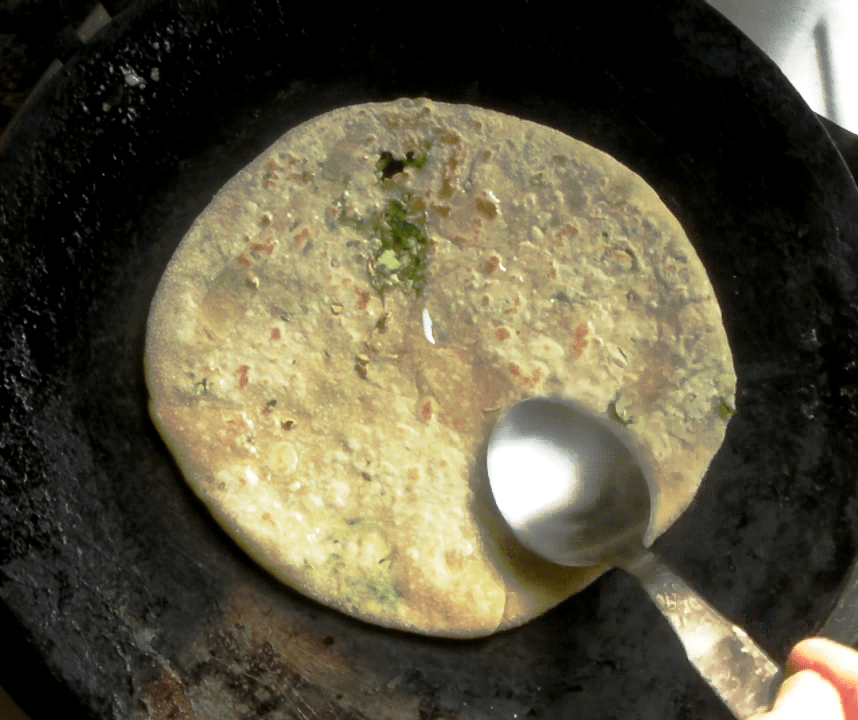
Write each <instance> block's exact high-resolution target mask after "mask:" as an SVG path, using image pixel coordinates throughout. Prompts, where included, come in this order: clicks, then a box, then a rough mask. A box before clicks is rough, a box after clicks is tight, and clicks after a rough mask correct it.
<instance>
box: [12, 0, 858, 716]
mask: <svg viewBox="0 0 858 720" xmlns="http://www.w3.org/2000/svg"><path fill="white" fill-rule="evenodd" d="M305 5H306V4H301V5H300V6H296V7H289V6H287V5H285V4H279V5H278V4H277V3H275V2H274V1H273V0H272V1H270V2H269V1H267V0H244V1H243V2H236V3H220V4H218V5H217V6H215V5H214V4H213V3H209V4H196V3H178V2H174V3H165V2H160V3H155V2H153V3H150V4H144V5H142V6H141V7H136V8H134V9H132V10H130V11H129V12H127V13H125V14H123V15H121V16H119V17H118V18H116V19H115V20H114V22H113V23H112V26H111V27H109V28H108V29H107V30H106V32H104V33H103V34H102V36H100V37H99V38H97V39H96V40H95V41H94V42H93V43H92V44H91V46H89V47H88V48H87V49H86V51H85V52H83V53H82V54H81V55H79V56H77V57H76V58H74V59H73V60H72V61H71V62H70V63H69V64H67V66H66V68H65V69H64V71H63V73H62V74H61V76H60V77H59V78H58V80H57V81H56V82H55V83H54V85H53V86H52V87H51V88H50V89H49V90H48V92H47V93H46V95H45V96H44V97H43V98H42V101H41V102H40V103H39V104H37V106H36V107H35V108H34V110H33V113H32V115H31V116H30V118H29V119H28V121H27V122H26V123H24V126H23V128H22V129H21V130H20V131H19V133H18V134H17V135H16V136H15V137H13V138H12V142H11V143H10V146H9V148H8V149H7V150H6V152H5V154H4V155H3V156H2V157H0V188H2V190H0V254H2V264H0V483H2V484H0V598H2V601H3V604H4V606H5V609H6V610H7V615H8V617H10V618H14V620H15V622H16V623H17V625H18V627H19V628H20V630H21V634H22V635H23V636H25V637H26V638H27V640H28V641H29V642H30V643H31V644H32V645H33V647H34V648H35V649H36V651H37V653H38V655H39V656H40V657H41V658H43V659H44V661H45V663H46V665H47V666H48V667H49V668H50V670H51V672H52V673H54V674H55V675H56V676H57V677H58V678H59V679H60V680H61V682H62V683H63V684H64V685H65V686H66V687H68V688H70V690H71V691H72V693H73V694H74V695H75V696H76V697H78V698H79V699H80V700H81V702H82V704H83V705H84V706H85V707H87V708H89V709H91V710H92V712H94V714H95V715H96V716H97V717H103V718H113V717H117V718H118V717H153V718H163V717H183V718H199V719H202V718H225V717H236V718H255V717H272V718H279V717H295V718H311V717H316V718H362V717H367V718H387V717H400V718H420V719H421V720H433V719H435V718H501V717H502V718H513V717H522V716H531V717H537V718H560V717H573V716H574V717H587V718H593V719H594V720H598V719H600V718H614V717H622V718H630V717H642V718H650V717H652V718H664V717H682V718H690V719H696V718H701V719H702V718H727V717H729V714H728V713H727V711H726V710H725V709H724V708H723V707H722V706H721V705H720V703H719V702H718V700H717V699H716V698H715V697H714V696H713V695H712V694H711V692H710V691H709V690H708V688H707V687H706V686H705V684H704V683H703V682H702V681H701V680H700V679H699V678H697V676H696V675H695V673H694V671H693V670H692V669H691V668H690V667H689V666H688V665H687V663H686V662H685V660H684V657H683V652H682V649H681V647H680V646H679V644H678V642H677V641H676V640H675V638H674V637H673V636H672V634H671V632H670V630H669V629H668V628H667V626H666V625H665V623H664V622H662V620H661V619H660V617H659V616H658V614H657V612H656V611H655V610H654V609H653V607H652V606H651V605H650V604H649V602H648V601H647V600H646V598H645V596H644V594H643V592H642V591H641V590H639V589H638V588H637V587H636V586H635V585H634V583H633V582H631V581H630V580H628V579H627V578H625V577H623V576H621V575H619V574H617V573H611V574H609V575H608V576H606V577H604V578H603V579H601V580H600V581H599V582H598V583H596V584H595V585H594V586H592V587H591V588H589V589H588V590H586V591H585V592H583V593H581V594H580V595H578V596H576V597H573V598H571V599H570V600H569V601H567V602H566V603H564V604H563V605H561V606H560V607H559V608H557V609H555V610H554V611H552V612H550V613H548V614H547V615H545V616H543V617H541V618H539V619H538V620H536V621H535V622H533V623H531V624H529V625H527V626H525V627H523V628H520V629H517V630H514V631H510V632H507V633H503V634H500V635H497V636H494V637H491V638H488V639H484V640H479V641H470V642H450V641H440V640H432V639H426V638H422V637H417V636H412V635H407V634H402V633H396V632H389V631H384V630H381V629H378V628H375V627H371V626H367V625H364V624H362V623H360V622H357V621H354V620H351V619H349V618H346V617H344V616H342V615H340V614H338V613H336V612H334V611H330V610H328V609H326V608H323V607H320V606H318V605H316V604H314V603H312V602H310V601H308V600H306V599H304V598H302V597H301V596H299V595H297V594H296V593H293V592H291V591H290V590H288V589H285V588H283V587H281V586H280V585H278V584H277V583H276V582H275V581H273V580H271V579H269V578H268V577H267V576H266V575H265V573H264V572H262V571H261V570H259V569H258V568H257V567H256V566H255V565H254V564H253V563H252V562H250V561H249V560H248V559H247V558H246V557H245V556H244V555H243V554H242V553H241V552H240V551H239V550H238V549H237V548H236V547H235V545H233V544H232V543H231V542H230V541H229V539H228V538H227V537H226V536H225V535H224V534H223V533H222V532H221V531H220V530H219V529H218V528H217V526H216V525H215V524H214V523H213V522H212V521H211V520H210V519H209V517H208V515H207V513H206V512H205V510H204V509H203V508H202V506H201V505H200V504H199V503H198V502H197V501H196V500H195V498H194V497H193V496H192V494H191V493H190V492H189V491H188V490H187V489H186V487H185V485H184V483H183V481H182V479H181V476H180V475H179V473H178V471H177V469H176V467H175V466H174V464H173V463H172V460H171V458H170V456H169V453H168V452H167V450H166V449H165V447H164V446H163V444H162V443H161V442H160V439H159V438H158V436H157V434H156V432H155V431H154V429H153V427H152V425H151V423H150V421H149V419H148V416H147V412H146V392H145V386H144V384H143V379H142V377H143V376H142V365H141V359H142V350H143V337H144V336H143V331H144V327H145V320H146V315H147V311H148V305H149V302H150V300H151V297H152V294H153V293H154V290H155V287H156V284H157V282H158V279H159V277H160V274H161V272H162V271H163V269H164V266H165V265H166V263H167V261H168V259H169V258H170V255H171V253H172V251H173V249H174V248H175V246H176V244H177V243H178V241H179V240H180V239H181V237H182V235H183V234H184V232H185V230H186V229H187V227H188V226H189V224H190V223H191V222H192V220H193V219H194V217H195V216H196V215H197V214H198V213H199V212H200V211H201V210H202V209H203V208H204V207H205V205H206V203H207V202H208V200H209V199H210V198H211V196H212V194H213V193H214V192H216V191H217V189H218V188H219V187H220V186H221V185H222V184H223V183H224V182H225V181H226V180H227V179H228V178H229V177H231V176H232V175H233V174H234V173H235V172H236V171H237V170H238V169H239V168H240V167H242V166H243V165H244V164H246V163H247V162H248V161H249V160H250V159H252V158H253V157H254V156H255V155H256V154H257V153H258V152H259V151H261V150H262V149H264V148H265V147H266V146H267V145H268V144H270V142H272V141H273V140H274V139H275V138H276V137H278V136H279V135H280V134H282V133H283V132H284V131H285V130H286V129H288V128H289V127H291V126H293V125H294V124H296V123H298V122H301V121H303V120H305V119H307V118H309V117H312V116H313V115H316V114H318V113H320V112H324V111H327V110H329V109H332V108H334V107H337V106H341V105H345V104H350V103H355V102H364V101H379V100H387V99H393V98H396V97H400V96H403V95H412V96H416V95H425V96H429V97H432V98H434V99H437V100H443V101H448V102H457V101H461V102H469V103H472V104H476V105H482V106H485V107H489V108H492V109H495V110H499V111H502V112H507V113H511V114H515V115H519V116H522V117H526V118H528V119H530V120H534V121H537V122H542V123H545V124H548V125H551V126H553V127H556V128H558V129H560V130H563V131H565V132H567V133H569V134H571V135H573V136H575V137H579V138H581V139H583V140H585V141H587V142H589V143H591V144H593V145H595V146H596V147H599V148H601V149H603V150H605V151H607V152H609V153H611V154H613V155H614V156H615V157H617V158H618V159H620V160H621V161H622V162H624V163H626V164H627V165H629V166H630V167H632V168H633V169H634V170H635V171H636V172H638V173H639V174H640V175H642V176H643V177H644V178H645V179H646V180H647V181H648V182H649V183H650V184H651V185H652V186H653V187H655V189H656V190H657V191H658V192H659V193H660V194H661V196H662V198H663V199H664V200H665V202H666V203H667V205H668V206H669V207H670V208H671V210H672V211H673V212H674V214H676V215H677V217H679V219H680V221H681V222H682V223H683V224H684V226H685V228H686V230H687V232H688V234H689V236H690V238H691V240H692V242H694V244H695V246H696V247H697V248H698V251H699V254H700V256H701V258H702V259H703V262H704V264H705V265H706V266H707V268H708V270H709V272H710V275H711V278H712V282H713V285H714V286H715V289H716V292H717V293H718V296H719V299H720V301H721V303H722V308H723V313H724V318H725V324H726V326H727V331H728V335H729V338H730V342H731V345H732V348H733V351H734V355H735V360H736V367H737V373H738V376H739V393H738V414H737V415H736V417H735V418H734V419H733V421H732V422H731V424H730V426H729V429H728V432H727V437H726V441H725V444H724V446H723V448H722V449H721V451H720V453H719V454H718V455H717V457H716V458H715V460H714V462H713V464H712V467H711V468H710V471H709V473H708V474H707V476H706V478H705V480H704V483H703V486H702V488H701V491H700V493H699V495H698V498H697V500H696V502H695V503H694V505H693V506H692V508H691V509H690V510H689V511H688V512H687V513H686V514H685V515H684V516H683V517H682V518H681V519H680V521H679V522H678V523H677V524H676V525H675V526H674V527H673V528H672V529H671V530H670V531H669V532H668V533H667V534H666V535H665V536H664V537H663V538H662V539H660V540H659V541H658V543H657V548H658V549H659V550H660V551H661V552H662V553H664V554H665V555H666V556H667V557H668V559H669V560H671V561H672V562H673V563H674V564H675V565H676V566H677V568H678V569H679V570H680V571H681V572H682V573H684V574H685V576H686V577H687V578H688V579H689V580H690V581H692V583H693V584H695V585H696V586H697V587H698V588H699V589H700V590H701V591H702V592H703V594H704V595H705V596H706V597H707V598H709V599H710V601H711V602H712V603H713V604H714V605H715V606H717V607H718V608H719V609H720V610H722V611H723V612H724V613H725V614H726V615H727V616H728V617H730V618H732V619H733V620H734V621H736V622H737V623H740V624H742V625H743V626H744V627H745V628H746V629H747V630H748V631H749V632H750V633H751V635H753V636H754V637H755V638H756V639H757V640H758V641H759V642H760V643H761V644H762V645H763V646H764V647H765V648H766V649H767V650H768V651H769V652H770V653H771V654H772V655H773V656H774V657H776V658H778V659H783V657H784V656H785V653H786V651H787V649H788V647H789V645H790V644H791V643H792V642H794V641H795V640H797V639H798V638H799V637H801V636H803V635H805V634H807V633H809V632H812V631H813V629H814V627H815V626H817V625H818V624H819V623H820V622H821V621H822V619H823V618H824V616H825V613H826V612H827V610H828V609H829V607H830V605H831V603H832V602H833V599H834V596H835V594H836V591H837V590H838V587H839V583H840V581H841V579H842V578H843V575H844V573H845V572H846V570H847V567H848V565H849V562H850V560H851V557H852V555H853V554H854V553H855V551H856V545H857V544H858V499H856V480H855V471H854V468H855V467H856V464H858V414H856V405H855V403H856V398H858V295H856V280H855V270H856V267H858V265H856V262H858V258H856V250H858V192H856V189H855V186H854V184H853V183H852V181H851V179H850V177H849V175H848V173H847V171H846V168H845V166H844V165H843V163H842V161H841V160H840V157H839V156H838V154H837V152H836V150H835V148H834V146H833V145H832V143H831V142H830V140H829V139H828V136H827V135H826V133H825V131H824V130H823V129H822V126H821V125H820V124H819V123H818V122H817V120H816V119H815V117H814V116H813V114H812V113H811V112H810V110H809V109H807V108H806V106H804V104H803V103H802V102H801V101H800V100H799V98H798V96H797V94H796V93H795V92H794V91H793V90H792V88H791V87H790V86H789V85H788V84H787V82H786V81H785V80H784V78H783V77H782V76H781V75H780V74H779V72H778V71H777V70H776V69H775V68H774V66H773V65H771V64H770V63H769V62H768V61H767V60H766V59H765V58H764V57H763V56H762V54H761V53H759V51H757V50H756V49H755V48H754V47H753V46H751V45H750V43H749V42H748V41H747V40H745V39H744V38H743V37H742V36H740V35H739V34H738V32H736V31H735V30H734V29H733V28H732V27H731V26H729V25H728V24H727V23H726V22H725V21H723V19H721V18H720V16H718V15H716V14H715V13H714V12H713V11H712V10H710V9H709V8H708V7H706V6H705V5H703V3H700V2H696V1H694V0H689V1H686V2H673V3H671V2H665V3H652V2H647V3H644V2H631V1H627V2H621V3H613V4H611V7H610V8H608V7H605V8H602V7H595V8H590V7H588V8H587V9H582V8H580V7H572V6H573V5H575V4H572V3H569V4H568V5H569V6H570V7H569V8H567V9H563V10H556V9H551V10H548V9H546V8H547V7H548V5H547V4H546V5H543V6H541V7H540V8H534V7H533V4H522V5H521V6H520V7H516V8H515V9H512V10H508V11H495V10H485V11H481V10H465V9H463V8H462V7H459V6H457V5H455V4H454V5H448V6H442V7H438V8H430V7H422V6H421V7H420V8H415V7H413V6H400V7H396V8H393V7H392V8H390V9H376V6H375V5H372V6H370V9H366V10H364V9H357V8H351V9H348V10H344V11H334V10H333V9H332V6H322V5H321V4H318V3H317V4H310V7H309V8H308V7H306V6H305ZM588 5H591V4H588ZM595 5H597V6H598V5H601V4H595ZM605 5H607V4H605ZM317 6H318V7H317ZM552 7H553V6H552ZM156 69H157V70H156ZM141 80H142V82H140V81H141Z"/></svg>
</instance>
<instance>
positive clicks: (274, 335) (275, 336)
mask: <svg viewBox="0 0 858 720" xmlns="http://www.w3.org/2000/svg"><path fill="white" fill-rule="evenodd" d="M281 337H282V335H281V334H280V328H271V339H272V340H279V339H280V338H281Z"/></svg>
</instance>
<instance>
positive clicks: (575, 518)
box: [487, 398, 781, 720]
mask: <svg viewBox="0 0 858 720" xmlns="http://www.w3.org/2000/svg"><path fill="white" fill-rule="evenodd" d="M615 430H616V429H615V428H613V427H611V426H609V424H608V421H606V420H601V419H600V418H598V417H596V416H594V415H592V414H590V413H588V412H586V411H584V410H582V409H580V408H577V407H576V406H574V405H572V404H571V403H569V402H567V401H564V400H559V399H550V398H532V399H529V400H525V401H524V402H521V403H519V404H518V405H516V406H515V407H513V408H512V409H511V410H510V411H509V413H507V414H506V415H505V416H504V417H503V418H501V419H500V421H499V422H498V423H497V425H496V426H495V429H494V432H493V434H492V437H491V440H490V442H489V447H488V455H487V464H488V473H489V484H490V485H491V489H492V494H493V495H494V498H495V502H496V503H497V506H498V509H499V510H500V511H501V514H502V515H503V517H504V519H505V520H506V522H507V524H508V525H509V526H510V528H511V529H512V531H513V533H514V534H515V536H516V537H517V538H518V539H519V541H521V543H522V544H523V545H525V546H527V547H528V548H530V549H531V550H533V551H534V552H535V553H537V554H539V555H541V556H542V557H544V558H546V559H548V560H551V561H552V562H555V563H557V564H559V565H571V566H582V567H585V566H592V565H599V564H602V563H609V564H612V565H615V566H616V567H618V568H620V569H622V570H625V571H626V572H627V573H629V574H631V575H633V576H634V577H636V578H637V579H638V581H639V582H640V583H641V585H642V586H643V587H644V589H645V590H646V592H647V594H648V595H649V596H650V597H651V598H652V600H653V601H654V602H655V604H656V606H657V607H658V608H659V610H660V611H661V613H662V614H663V615H664V617H665V618H666V619H667V620H668V622H670V624H671V626H672V627H673V629H674V631H675V632H676V634H677V636H678V637H679V639H680V641H681V642H682V644H683V646H684V647H685V652H686V654H687V655H688V659H689V660H690V661H691V663H692V664H693V665H694V667H695V668H697V670H698V672H699V673H700V675H701V676H702V677H703V679H704V680H706V681H707V682H708V683H709V685H710V686H711V687H712V689H713V690H715V692H716V693H718V695H719V696H720V697H721V699H722V700H723V701H724V703H725V704H726V705H727V707H728V708H729V709H730V710H731V712H732V713H733V714H734V715H735V716H736V717H737V718H739V719H740V720H745V718H749V717H751V716H752V715H755V714H757V713H760V712H764V711H765V710H767V709H768V708H769V706H770V705H771V701H772V699H773V697H774V691H775V690H776V689H777V685H778V683H779V680H780V677H781V673H780V669H779V668H778V666H777V665H776V664H775V663H774V662H773V661H772V660H771V658H769V657H768V655H766V653H765V652H764V651H763V650H762V649H761V648H760V647H758V646H757V644H756V643H754V641H753V640H752V639H751V638H750V637H749V636H748V635H747V633H745V632H744V631H743V630H742V629H741V628H739V627H738V626H736V625H733V624H732V623H731V622H730V621H728V620H727V619H725V618H724V617H723V616H721V615H720V614H719V613H718V611H717V610H715V609H714V608H713V607H711V606H710V605H709V604H708V603H707V602H706V601H705V600H703V599H702V598H700V597H699V595H697V593H696V592H695V591H694V590H692V589H691V587H689V586H688V585H687V584H686V583H685V582H684V581H683V580H682V579H681V578H680V577H679V576H678V575H677V574H676V573H675V572H673V570H671V569H670V568H669V567H668V566H667V565H665V563H664V562H663V561H662V560H660V559H659V558H658V557H657V556H656V555H655V554H654V553H653V552H652V551H651V550H649V549H647V548H646V547H644V544H643V538H644V535H645V533H646V530H647V526H648V525H649V519H650V486H649V483H648V482H647V479H646V474H645V473H646V470H645V469H644V468H643V467H642V466H641V464H640V462H639V461H638V460H637V458H636V457H635V455H634V453H633V452H632V450H630V449H629V447H628V446H627V445H626V444H625V443H624V442H623V441H622V440H621V439H620V437H619V436H618V434H617V432H615Z"/></svg>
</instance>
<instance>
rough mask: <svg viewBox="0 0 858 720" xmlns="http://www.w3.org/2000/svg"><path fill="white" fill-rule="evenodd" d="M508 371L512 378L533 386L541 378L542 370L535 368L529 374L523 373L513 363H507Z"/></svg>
mask: <svg viewBox="0 0 858 720" xmlns="http://www.w3.org/2000/svg"><path fill="white" fill-rule="evenodd" d="M509 373H510V375H512V377H513V379H514V380H515V381H516V382H518V383H519V384H520V385H524V386H525V387H535V386H536V385H537V384H538V383H539V381H540V380H542V370H540V369H539V368H536V369H535V370H534V371H533V373H532V374H531V375H529V376H528V375H525V374H524V373H523V372H522V370H521V368H520V367H519V366H518V365H516V364H515V363H510V364H509Z"/></svg>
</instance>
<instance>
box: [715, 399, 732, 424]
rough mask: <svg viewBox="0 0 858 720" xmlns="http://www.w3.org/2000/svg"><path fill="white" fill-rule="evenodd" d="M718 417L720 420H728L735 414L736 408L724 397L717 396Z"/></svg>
mask: <svg viewBox="0 0 858 720" xmlns="http://www.w3.org/2000/svg"><path fill="white" fill-rule="evenodd" d="M718 400H719V403H718V417H720V418H721V419H722V420H729V419H730V418H731V417H733V416H734V415H735V414H736V409H735V408H734V407H732V406H731V405H730V403H728V402H727V401H726V400H725V399H724V398H718Z"/></svg>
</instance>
